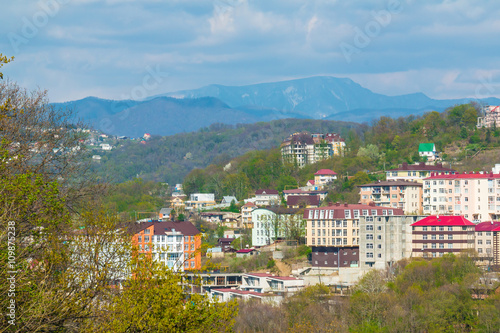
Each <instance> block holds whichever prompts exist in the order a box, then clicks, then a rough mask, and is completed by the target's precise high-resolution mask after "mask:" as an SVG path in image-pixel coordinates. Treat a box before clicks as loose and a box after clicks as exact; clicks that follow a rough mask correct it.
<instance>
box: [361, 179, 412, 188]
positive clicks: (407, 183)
mask: <svg viewBox="0 0 500 333" xmlns="http://www.w3.org/2000/svg"><path fill="white" fill-rule="evenodd" d="M365 186H420V187H422V184H421V183H417V182H412V181H408V180H385V181H378V182H375V183H370V184H363V185H358V187H365Z"/></svg>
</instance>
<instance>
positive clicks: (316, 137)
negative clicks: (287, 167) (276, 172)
mask: <svg viewBox="0 0 500 333" xmlns="http://www.w3.org/2000/svg"><path fill="white" fill-rule="evenodd" d="M344 150H345V140H344V139H342V138H341V137H340V135H338V134H336V133H327V134H326V135H325V134H309V133H307V132H303V133H294V134H292V135H290V136H289V137H288V138H287V139H286V140H285V141H283V143H282V144H281V156H282V158H283V160H284V161H287V162H290V163H296V164H297V166H299V167H303V166H304V165H306V164H312V163H316V162H319V161H323V160H326V159H327V158H330V157H332V156H335V155H336V156H341V155H343V153H344Z"/></svg>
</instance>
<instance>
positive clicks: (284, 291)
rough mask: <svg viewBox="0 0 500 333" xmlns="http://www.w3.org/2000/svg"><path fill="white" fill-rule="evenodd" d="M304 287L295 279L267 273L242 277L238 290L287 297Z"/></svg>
mask: <svg viewBox="0 0 500 333" xmlns="http://www.w3.org/2000/svg"><path fill="white" fill-rule="evenodd" d="M304 287H305V284H304V280H303V279H299V278H295V277H290V276H275V275H274V274H269V273H246V274H243V275H242V279H241V286H240V289H241V290H245V291H254V292H259V293H267V292H273V293H275V294H279V295H282V296H289V295H293V294H294V293H296V292H297V291H299V290H301V289H302V288H304Z"/></svg>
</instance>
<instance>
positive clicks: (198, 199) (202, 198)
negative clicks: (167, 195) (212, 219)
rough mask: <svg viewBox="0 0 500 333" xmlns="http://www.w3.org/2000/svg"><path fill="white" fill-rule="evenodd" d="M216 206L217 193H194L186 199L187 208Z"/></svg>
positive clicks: (195, 208) (197, 208) (196, 208)
mask: <svg viewBox="0 0 500 333" xmlns="http://www.w3.org/2000/svg"><path fill="white" fill-rule="evenodd" d="M213 206H215V194H213V193H193V194H191V195H190V196H189V200H188V201H186V209H187V210H199V209H206V208H210V207H213Z"/></svg>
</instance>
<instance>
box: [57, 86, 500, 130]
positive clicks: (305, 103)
mask: <svg viewBox="0 0 500 333" xmlns="http://www.w3.org/2000/svg"><path fill="white" fill-rule="evenodd" d="M471 100H473V99H471V98H463V99H448V100H436V99H432V98H430V97H428V96H426V95H425V94H423V93H414V94H406V95H399V96H387V95H383V94H378V93H374V92H372V91H371V90H369V89H367V88H364V87H362V86H361V85H359V84H358V83H356V82H354V81H352V80H351V79H348V78H336V77H329V76H317V77H310V78H304V79H297V80H289V81H280V82H271V83H261V84H254V85H247V86H222V85H209V86H206V87H202V88H199V89H194V90H183V91H176V92H170V93H166V94H162V95H157V96H153V97H150V98H148V99H145V100H142V101H133V100H122V101H113V100H105V99H99V98H95V97H87V98H84V99H82V100H77V101H71V102H66V103H58V104H55V105H56V107H65V108H71V109H73V110H74V114H75V117H78V118H79V119H81V120H83V121H85V122H87V123H89V124H90V125H91V126H93V127H94V128H96V129H99V130H102V131H104V132H106V133H109V134H114V135H125V136H130V137H138V136H142V135H143V134H144V133H150V134H154V135H155V134H156V135H172V134H176V133H181V132H191V131H195V130H198V129H200V128H203V127H206V126H209V125H210V124H213V123H225V124H238V123H254V122H258V121H270V120H275V119H284V118H299V119H301V118H302V119H329V120H343V121H354V122H359V123H361V122H367V121H371V120H373V119H376V118H379V117H380V116H391V117H393V118H396V117H400V116H408V115H411V114H413V115H420V114H423V113H424V112H426V111H431V110H435V111H443V110H445V109H446V108H447V107H450V106H453V105H456V104H463V103H468V102H470V101H471ZM481 102H484V103H488V104H491V105H499V104H500V99H497V98H487V99H483V100H481Z"/></svg>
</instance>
